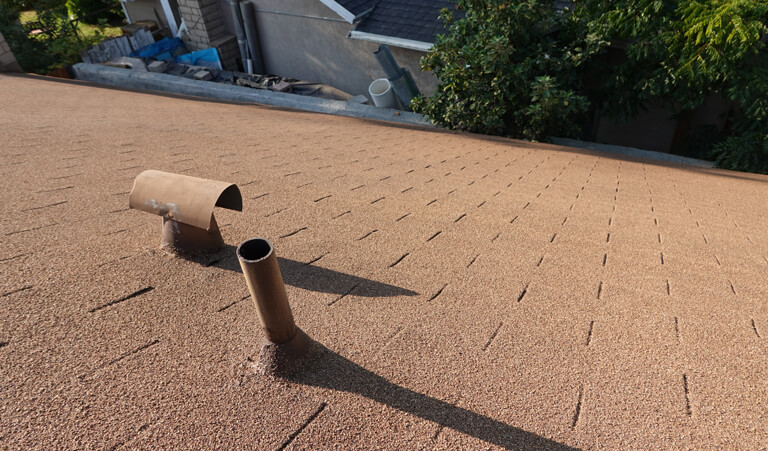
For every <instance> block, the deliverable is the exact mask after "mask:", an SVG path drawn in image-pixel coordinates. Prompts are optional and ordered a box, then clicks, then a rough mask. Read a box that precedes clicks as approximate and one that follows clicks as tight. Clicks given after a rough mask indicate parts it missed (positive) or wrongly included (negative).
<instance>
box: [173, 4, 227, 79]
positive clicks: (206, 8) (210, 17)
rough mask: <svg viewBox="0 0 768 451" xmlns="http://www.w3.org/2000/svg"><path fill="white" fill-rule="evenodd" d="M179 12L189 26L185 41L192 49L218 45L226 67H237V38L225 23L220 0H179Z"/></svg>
mask: <svg viewBox="0 0 768 451" xmlns="http://www.w3.org/2000/svg"><path fill="white" fill-rule="evenodd" d="M178 5H179V14H181V17H182V18H183V19H184V22H185V23H186V24H187V28H189V34H188V35H187V36H186V37H185V38H184V43H185V44H186V45H187V48H189V49H190V50H201V49H206V48H209V47H217V48H218V49H219V54H220V55H221V59H222V65H223V66H224V68H225V69H230V70H232V69H236V68H237V55H238V50H237V38H235V36H234V35H233V34H232V33H230V32H229V30H227V27H226V25H225V23H224V16H223V11H222V8H223V6H222V2H220V1H219V0H178Z"/></svg>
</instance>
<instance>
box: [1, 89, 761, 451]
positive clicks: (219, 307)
mask: <svg viewBox="0 0 768 451" xmlns="http://www.w3.org/2000/svg"><path fill="white" fill-rule="evenodd" d="M0 87H2V89H0V99H1V100H2V101H1V102H0V137H2V145H0V227H1V228H2V233H0V444H2V447H7V448H9V449H213V448H222V449H259V450H261V449H334V448H343V449H372V448H377V449H395V450H402V449H488V448H495V449H499V448H507V449H536V450H538V449H556V450H565V449H570V448H569V447H578V448H594V449H712V448H724V449H733V448H743V449H760V448H764V447H765V444H766V443H768V410H766V408H765V402H766V401H765V400H766V399H768V383H766V381H767V380H768V374H767V373H766V368H768V303H766V299H768V277H766V275H767V274H768V177H766V176H759V175H752V174H743V173H736V172H729V171H723V170H714V169H700V168H693V167H687V166H680V165H676V164H668V163H661V162H657V161H642V160H634V159H629V158H623V157H617V156H615V155H611V154H604V153H598V152H589V151H582V150H578V149H571V148H566V147H561V146H554V145H546V144H540V143H527V142H521V141H515V140H510V139H501V138H492V137H483V136H479V135H472V134H466V133H453V132H448V131H442V130H433V129H421V128H418V127H403V126H398V125H394V124H387V123H376V122H372V121H364V120H358V119H354V118H347V117H338V116H328V115H320V114H312V113H306V112H296V111H292V110H287V109H281V108H268V107H261V106H257V105H242V104H228V103H224V102H216V101H200V100H194V99H190V98H184V97H179V96H173V95H162V94H151V93H136V92H130V91H121V90H117V89H106V88H99V87H94V86H91V85H88V84H84V83H79V82H72V83H69V82H58V81H51V80H50V79H46V78H44V77H25V76H8V75H5V74H0ZM146 169H158V170H164V171H169V172H174V173H180V174H186V175H191V176H196V177H203V178H210V179H214V180H222V181H226V182H231V183H237V184H238V186H239V187H240V190H241V192H242V194H243V211H242V212H236V211H231V210H225V209H217V210H216V219H217V221H218V224H219V227H220V228H221V232H222V235H223V238H224V241H225V243H227V247H226V248H225V249H224V250H222V251H221V252H220V253H219V254H216V255H212V256H208V257H206V259H204V260H187V259H184V258H179V257H176V256H174V255H171V254H167V253H165V252H164V251H163V250H162V249H160V248H159V242H160V230H161V226H160V223H161V219H160V218H159V217H157V216H154V215H150V214H147V213H143V212H139V211H136V210H130V209H128V193H129V192H130V190H131V187H132V186H133V181H134V179H135V177H136V176H137V175H138V174H139V173H141V172H142V171H144V170H146ZM256 236H261V237H265V238H268V239H270V240H271V241H272V242H273V243H274V245H275V251H276V253H277V256H278V257H279V258H280V266H281V270H282V273H283V279H284V280H285V283H286V290H287V294H288V298H289V300H290V303H291V306H292V309H293V314H294V317H295V318H296V323H297V325H298V326H299V327H301V328H302V329H303V330H304V331H306V332H307V334H308V335H309V336H311V337H312V338H313V339H315V340H316V341H317V342H319V343H320V344H321V345H322V346H324V347H325V349H326V352H324V353H323V354H322V357H323V358H319V359H318V360H316V361H314V362H313V363H312V365H310V366H309V367H308V368H306V369H305V370H304V371H303V372H301V373H299V374H297V375H296V376H295V377H292V378H288V379H285V380H273V379H270V378H267V377H262V376H259V375H257V374H256V373H255V372H254V371H253V370H252V369H251V364H252V362H253V360H254V359H258V354H259V347H260V344H261V343H262V340H263V332H262V331H261V329H260V327H259V324H258V319H257V317H256V311H255V308H254V305H253V303H252V300H251V299H250V298H249V297H248V290H247V287H246V284H245V280H244V278H243V275H242V274H241V270H240V268H239V264H238V262H237V259H236V257H235V256H234V247H235V246H237V245H238V244H239V243H240V242H242V241H243V240H245V239H248V238H252V237H256Z"/></svg>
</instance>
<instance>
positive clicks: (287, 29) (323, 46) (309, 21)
mask: <svg viewBox="0 0 768 451" xmlns="http://www.w3.org/2000/svg"><path fill="white" fill-rule="evenodd" d="M251 3H253V6H254V9H255V11H256V12H255V15H256V26H257V28H258V33H259V39H260V41H261V49H262V52H263V55H264V61H265V65H266V69H267V72H269V73H273V74H276V75H281V76H285V77H292V78H297V79H300V80H307V81H314V82H319V83H325V84H328V85H331V86H334V87H336V88H338V89H341V90H342V91H346V92H348V93H349V94H352V95H357V94H365V95H366V96H367V95H368V85H369V84H370V83H371V82H372V81H373V80H375V79H377V78H381V77H384V76H385V74H384V71H383V70H382V69H381V66H380V65H379V63H378V61H377V60H376V57H375V56H374V55H373V52H375V51H376V50H377V49H378V44H375V43H373V42H366V41H360V40H355V39H349V38H347V37H346V36H347V33H348V32H349V31H350V30H351V29H352V27H353V26H352V25H351V24H349V23H348V22H345V21H343V20H342V19H340V18H339V17H338V16H337V15H336V14H335V13H334V12H333V11H331V10H330V9H329V8H327V7H326V6H325V5H323V4H322V3H320V1H319V0H252V2H251ZM301 16H310V17H301ZM228 26H230V27H231V22H230V23H228ZM390 50H391V51H392V54H393V55H394V56H395V58H396V59H397V62H398V63H399V64H400V65H401V66H403V67H406V68H408V70H410V71H411V74H412V75H413V77H414V79H415V80H416V84H417V85H418V87H419V89H420V90H421V92H422V93H424V94H429V93H431V92H432V91H433V90H434V89H435V86H436V84H437V79H436V77H435V76H434V75H433V74H432V73H431V72H422V71H421V70H420V69H419V59H420V58H421V57H422V56H423V55H424V54H423V53H421V52H417V51H414V50H408V49H402V48H397V47H392V46H390Z"/></svg>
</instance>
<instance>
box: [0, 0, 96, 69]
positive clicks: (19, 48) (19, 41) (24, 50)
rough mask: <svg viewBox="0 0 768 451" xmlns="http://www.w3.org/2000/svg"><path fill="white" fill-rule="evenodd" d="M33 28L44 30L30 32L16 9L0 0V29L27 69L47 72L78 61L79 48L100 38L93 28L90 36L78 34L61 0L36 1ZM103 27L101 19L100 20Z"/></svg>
mask: <svg viewBox="0 0 768 451" xmlns="http://www.w3.org/2000/svg"><path fill="white" fill-rule="evenodd" d="M35 7H36V8H37V9H36V13H37V21H36V22H35V27H39V29H42V30H44V31H45V32H44V33H39V34H30V33H29V32H30V30H29V27H28V26H26V27H25V26H24V25H22V24H21V22H20V21H19V11H18V10H15V9H12V8H9V7H8V6H7V5H6V4H5V3H3V1H2V0H0V31H2V33H3V36H4V37H5V39H6V41H7V42H8V45H9V46H10V47H11V50H12V51H13V53H14V56H15V57H16V60H17V61H18V63H19V65H21V67H22V68H23V69H24V70H25V71H27V72H36V73H40V74H47V73H49V72H50V71H52V70H54V69H56V68H59V67H62V66H66V65H70V64H74V63H77V62H78V61H80V51H81V50H83V49H85V48H88V47H90V46H92V45H94V44H97V43H98V42H100V41H101V40H103V34H102V33H101V32H100V31H98V30H97V31H96V33H95V34H94V35H93V36H88V37H84V36H80V35H79V34H78V32H77V30H76V29H75V28H74V27H73V26H72V24H70V22H69V18H68V16H67V10H66V7H65V5H64V2H63V1H61V0H38V1H37V2H35ZM100 25H101V26H102V28H103V25H104V22H103V20H102V22H101V23H100Z"/></svg>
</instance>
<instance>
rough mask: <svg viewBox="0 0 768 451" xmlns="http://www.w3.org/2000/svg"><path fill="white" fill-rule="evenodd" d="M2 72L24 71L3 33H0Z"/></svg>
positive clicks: (0, 64) (0, 67)
mask: <svg viewBox="0 0 768 451" xmlns="http://www.w3.org/2000/svg"><path fill="white" fill-rule="evenodd" d="M0 72H22V70H21V66H19V63H18V62H16V57H15V56H14V55H13V52H12V51H11V47H9V46H8V43H7V42H5V37H4V36H3V34H2V33H0Z"/></svg>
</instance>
